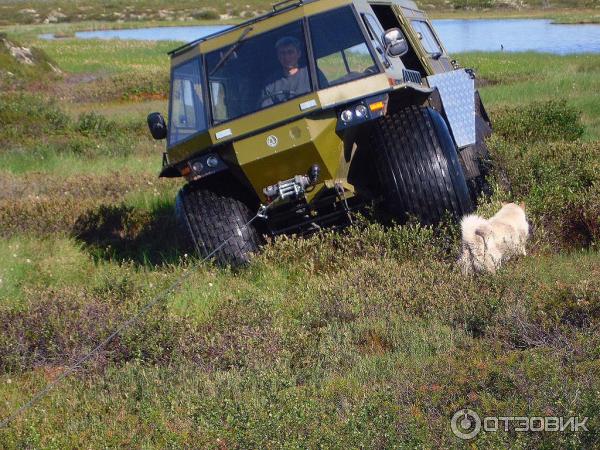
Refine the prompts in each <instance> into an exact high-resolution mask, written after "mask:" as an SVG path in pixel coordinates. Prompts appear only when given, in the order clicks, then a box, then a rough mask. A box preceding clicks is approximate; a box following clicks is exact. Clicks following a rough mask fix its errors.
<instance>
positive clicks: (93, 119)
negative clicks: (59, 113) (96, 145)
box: [75, 111, 117, 137]
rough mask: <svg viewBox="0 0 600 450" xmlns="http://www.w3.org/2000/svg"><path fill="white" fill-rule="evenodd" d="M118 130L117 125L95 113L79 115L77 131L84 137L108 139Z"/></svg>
mask: <svg viewBox="0 0 600 450" xmlns="http://www.w3.org/2000/svg"><path fill="white" fill-rule="evenodd" d="M115 128H117V124H116V123H115V122H113V121H110V120H108V119H107V118H106V117H104V116H103V115H101V114H97V113H95V112H93V111H90V112H85V113H82V114H80V115H79V118H78V119H77V123H76V124H75V129H76V130H77V131H78V132H79V133H81V134H82V135H84V136H100V137H106V136H108V135H109V134H111V132H112V131H114V130H115Z"/></svg>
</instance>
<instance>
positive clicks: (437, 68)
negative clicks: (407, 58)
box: [392, 5, 453, 75]
mask: <svg viewBox="0 0 600 450" xmlns="http://www.w3.org/2000/svg"><path fill="white" fill-rule="evenodd" d="M392 8H393V10H394V12H395V13H396V15H397V17H398V19H399V20H400V23H401V24H402V30H403V31H404V33H405V34H406V35H407V38H408V40H409V42H410V43H411V45H412V47H413V48H414V49H415V52H416V53H417V55H418V56H419V58H420V60H421V62H422V64H423V65H424V66H425V68H426V70H427V72H428V74H429V75H431V74H434V73H440V72H448V71H449V70H452V69H453V67H452V64H451V63H450V57H449V55H448V52H447V51H446V49H445V48H444V46H443V45H442V42H441V40H440V38H439V36H438V35H437V33H436V32H435V30H434V29H433V26H432V25H431V22H430V21H429V19H428V18H427V16H426V15H425V14H424V13H423V12H422V11H419V10H416V9H410V8H405V7H401V6H399V5H393V6H392Z"/></svg>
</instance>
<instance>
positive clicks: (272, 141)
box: [267, 134, 279, 147]
mask: <svg viewBox="0 0 600 450" xmlns="http://www.w3.org/2000/svg"><path fill="white" fill-rule="evenodd" d="M278 142H279V139H277V136H275V135H274V134H271V135H270V136H269V137H267V145H268V146H269V147H277V143H278Z"/></svg>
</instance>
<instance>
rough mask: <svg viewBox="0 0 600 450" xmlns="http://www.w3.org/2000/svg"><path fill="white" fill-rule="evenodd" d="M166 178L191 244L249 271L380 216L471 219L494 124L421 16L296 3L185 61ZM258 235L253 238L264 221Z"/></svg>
mask: <svg viewBox="0 0 600 450" xmlns="http://www.w3.org/2000/svg"><path fill="white" fill-rule="evenodd" d="M169 54H170V56H171V92H170V101H169V115H168V120H167V122H165V120H164V118H163V117H162V115H161V114H159V113H152V114H150V115H149V116H148V125H149V127H150V131H151V133H152V135H153V136H154V137H155V138H157V139H164V138H166V139H167V146H166V152H165V153H164V155H163V168H162V172H161V174H160V176H161V177H184V178H185V179H186V180H187V184H186V185H185V186H184V187H183V188H182V189H181V191H180V192H179V194H178V196H177V200H176V214H177V217H178V221H179V224H180V225H181V227H182V230H183V232H185V233H187V234H188V235H189V237H190V239H191V241H192V242H193V243H194V244H195V246H196V248H197V249H199V250H200V252H201V253H203V254H204V255H208V254H209V253H211V252H212V251H213V250H214V249H216V248H217V247H218V246H219V245H220V244H221V243H222V242H223V241H224V240H226V239H228V238H229V239H228V240H227V242H226V243H225V245H224V246H223V247H222V248H220V250H219V252H218V253H217V254H216V257H217V259H218V260H219V261H220V262H223V263H231V264H239V263H243V262H245V261H247V259H248V256H249V254H250V253H252V252H254V251H256V250H257V249H258V246H259V241H260V237H261V236H262V234H263V233H270V234H272V235H277V234H281V233H305V232H309V231H312V230H316V229H319V228H321V227H323V226H328V225H332V224H340V223H343V222H344V221H345V220H348V219H349V213H350V211H352V210H353V209H356V208H360V207H363V206H364V205H365V204H371V203H373V202H379V203H380V204H381V205H382V206H383V208H384V209H385V210H387V212H388V213H389V214H391V215H392V217H394V218H395V219H397V220H398V221H402V220H405V218H406V217H408V216H416V217H417V218H419V219H420V220H421V221H422V222H423V223H426V224H433V223H436V222H438V221H439V220H440V219H441V218H442V217H443V216H444V215H445V214H447V213H450V214H451V215H453V216H455V217H457V218H458V217H460V216H462V215H463V214H465V213H468V212H470V211H471V210H472V209H473V207H474V201H475V199H476V197H477V194H478V193H479V191H480V190H481V187H482V179H483V175H484V173H483V171H484V168H485V164H482V161H483V162H484V161H485V159H486V158H487V156H488V155H487V149H486V147H485V143H484V138H485V137H486V136H487V135H488V134H489V133H490V132H491V124H490V121H489V118H488V116H487V114H486V112H485V109H484V107H483V104H482V103H481V100H480V98H479V95H478V92H477V91H476V89H475V84H474V74H473V73H472V71H469V70H466V69H461V68H460V67H459V66H458V64H457V63H456V62H455V61H452V60H451V59H450V57H449V55H448V53H447V52H446V50H445V49H444V46H443V45H442V43H441V41H440V39H439V37H438V35H437V34H436V32H435V30H434V29H433V27H432V25H431V23H430V21H429V20H428V19H427V17H426V15H425V14H424V13H423V12H422V11H420V10H419V9H418V8H417V6H416V5H415V3H413V2H412V1H411V0H316V1H310V0H304V1H302V0H300V1H298V0H293V1H286V2H282V3H279V4H276V5H274V6H273V11H272V12H270V13H268V14H265V15H263V16H260V17H256V18H254V19H252V20H249V21H247V22H244V23H241V24H239V25H236V26H232V27H230V28H228V29H226V30H224V31H221V32H218V33H216V34H213V35H210V36H207V37H204V38H202V39H198V40H196V41H193V42H190V43H189V44H186V45H184V46H181V47H179V48H176V49H174V50H173V51H171V52H170V53H169ZM261 204H262V205H268V210H267V212H266V213H264V214H263V221H262V223H259V222H256V221H255V222H253V223H252V224H251V225H250V226H248V227H244V226H243V225H244V224H245V223H247V221H248V220H249V219H250V218H252V217H253V216H254V213H255V212H256V211H257V210H258V208H259V206H260V205H261Z"/></svg>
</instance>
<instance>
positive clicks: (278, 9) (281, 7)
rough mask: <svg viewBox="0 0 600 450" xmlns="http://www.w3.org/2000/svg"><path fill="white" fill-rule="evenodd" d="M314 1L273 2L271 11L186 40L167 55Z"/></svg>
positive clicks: (286, 0)
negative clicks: (192, 39) (194, 38)
mask: <svg viewBox="0 0 600 450" xmlns="http://www.w3.org/2000/svg"><path fill="white" fill-rule="evenodd" d="M315 1H318V0H283V1H281V2H278V3H275V4H273V11H271V12H268V13H266V14H263V15H261V16H256V17H254V18H253V19H250V20H246V21H245V22H242V23H240V24H237V25H233V26H231V27H229V28H226V29H224V30H221V31H217V32H216V33H211V34H209V35H207V36H204V37H201V38H199V39H196V40H194V41H192V42H188V43H187V44H183V45H182V46H180V47H177V48H175V49H173V50H171V51H170V52H168V55H170V56H173V55H176V54H178V53H181V52H183V51H184V50H187V49H188V48H190V47H192V46H194V45H196V44H198V43H200V42H203V41H206V40H208V39H212V38H215V37H217V36H221V35H222V34H226V33H229V32H231V31H235V30H239V29H240V28H246V27H248V26H249V25H252V24H255V23H256V22H260V21H262V20H265V19H268V18H269V17H273V16H276V15H277V14H281V13H282V12H284V11H288V10H290V9H294V8H297V7H299V6H302V5H303V4H305V3H312V2H315ZM286 5H287V6H286Z"/></svg>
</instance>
